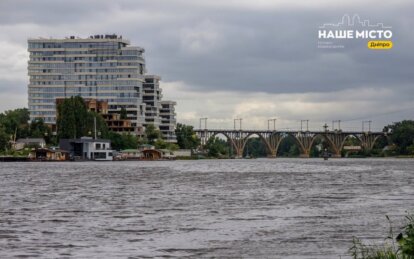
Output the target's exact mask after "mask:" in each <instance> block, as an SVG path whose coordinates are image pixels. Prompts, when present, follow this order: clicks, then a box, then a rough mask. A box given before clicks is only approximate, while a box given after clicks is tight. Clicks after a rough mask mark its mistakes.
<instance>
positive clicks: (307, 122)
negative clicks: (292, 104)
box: [300, 120, 309, 131]
mask: <svg viewBox="0 0 414 259" xmlns="http://www.w3.org/2000/svg"><path fill="white" fill-rule="evenodd" d="M303 122H306V131H309V120H300V131H303Z"/></svg>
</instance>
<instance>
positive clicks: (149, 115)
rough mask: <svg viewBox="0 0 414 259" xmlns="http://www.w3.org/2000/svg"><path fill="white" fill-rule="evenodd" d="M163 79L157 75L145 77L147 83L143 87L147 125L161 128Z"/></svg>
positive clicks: (145, 124)
mask: <svg viewBox="0 0 414 259" xmlns="http://www.w3.org/2000/svg"><path fill="white" fill-rule="evenodd" d="M160 80H161V77H159V76H156V75H145V82H144V83H143V85H142V101H143V103H144V105H145V106H144V110H145V123H144V126H147V125H148V124H154V126H155V127H157V128H159V127H160V124H161V118H160V109H161V103H160V102H161V99H162V93H161V92H162V89H161V88H160Z"/></svg>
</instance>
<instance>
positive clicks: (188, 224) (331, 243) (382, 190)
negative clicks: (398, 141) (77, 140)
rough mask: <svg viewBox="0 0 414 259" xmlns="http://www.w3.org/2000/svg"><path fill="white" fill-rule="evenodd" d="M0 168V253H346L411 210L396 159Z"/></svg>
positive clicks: (412, 180) (408, 178)
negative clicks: (355, 239) (354, 242)
mask: <svg viewBox="0 0 414 259" xmlns="http://www.w3.org/2000/svg"><path fill="white" fill-rule="evenodd" d="M0 167H1V168H0V258H23V257H26V258H35V257H38V258H154V257H155V258H163V257H177V258H183V257H186V258H200V257H210V258H211V257H215V258H227V257H231V258H340V257H341V258H348V256H349V255H348V252H347V251H348V249H349V247H350V246H351V241H352V238H353V237H354V236H355V237H359V238H362V239H363V240H365V241H367V242H370V243H376V242H381V241H383V238H384V237H386V236H387V230H388V222H387V221H386V218H385V215H389V216H390V218H391V220H392V221H393V224H394V225H395V227H396V228H398V226H401V224H402V222H403V219H404V215H406V211H410V210H413V208H414V188H413V184H414V172H413V171H414V160H408V159H407V160H403V159H398V160H397V159H331V160H329V161H323V160H320V159H281V158H279V159H252V160H199V161H158V162H145V161H141V162H139V161H137V162H100V163H98V162H67V163H1V164H0Z"/></svg>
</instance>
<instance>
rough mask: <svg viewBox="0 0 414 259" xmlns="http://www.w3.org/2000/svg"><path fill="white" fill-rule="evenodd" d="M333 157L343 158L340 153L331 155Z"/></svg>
mask: <svg viewBox="0 0 414 259" xmlns="http://www.w3.org/2000/svg"><path fill="white" fill-rule="evenodd" d="M331 157H332V158H341V157H342V156H341V153H339V154H337V153H333V154H331Z"/></svg>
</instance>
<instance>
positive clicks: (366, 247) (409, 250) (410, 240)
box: [349, 214, 414, 259]
mask: <svg viewBox="0 0 414 259" xmlns="http://www.w3.org/2000/svg"><path fill="white" fill-rule="evenodd" d="M386 219H387V221H388V224H389V231H388V236H387V237H386V238H385V242H384V243H383V244H381V245H376V244H366V243H364V242H362V241H361V240H360V239H359V238H355V237H354V239H353V241H352V245H351V247H350V249H349V254H350V255H351V256H352V258H353V259H414V216H413V215H412V214H408V215H407V216H405V220H406V223H405V225H404V226H403V227H402V229H401V230H402V231H401V232H400V231H397V232H395V230H394V228H393V226H392V222H391V220H390V218H389V217H388V216H386Z"/></svg>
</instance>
